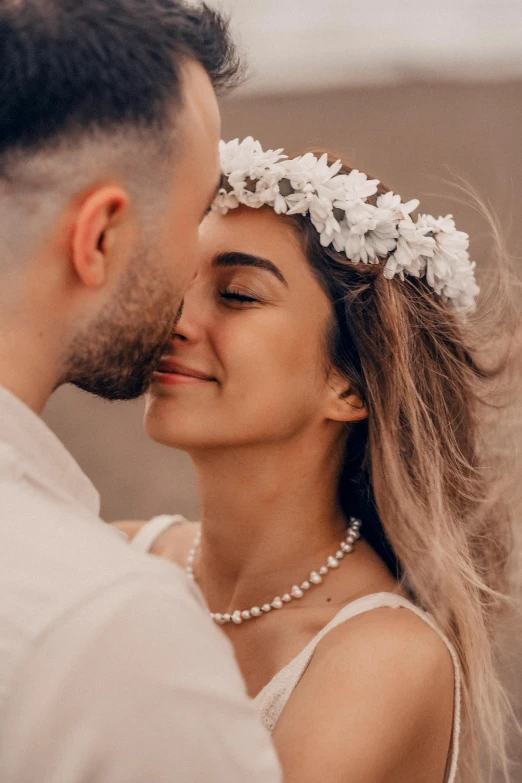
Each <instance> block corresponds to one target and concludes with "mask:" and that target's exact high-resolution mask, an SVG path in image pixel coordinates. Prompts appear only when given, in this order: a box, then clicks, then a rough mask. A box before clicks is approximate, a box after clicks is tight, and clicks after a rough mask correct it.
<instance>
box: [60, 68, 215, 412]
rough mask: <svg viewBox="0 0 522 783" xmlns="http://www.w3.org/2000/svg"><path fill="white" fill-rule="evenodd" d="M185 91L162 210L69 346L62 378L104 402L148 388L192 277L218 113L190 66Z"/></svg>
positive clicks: (208, 197) (209, 191)
mask: <svg viewBox="0 0 522 783" xmlns="http://www.w3.org/2000/svg"><path fill="white" fill-rule="evenodd" d="M183 93H184V97H183V108H182V110H181V111H179V112H178V114H177V125H176V131H175V132H176V145H177V147H176V157H175V160H174V161H168V160H166V161H165V165H166V166H170V167H171V168H172V177H171V186H170V188H167V189H166V193H165V201H164V204H162V206H161V208H160V209H157V210H156V211H155V213H154V224H153V225H145V226H143V231H142V232H141V233H142V236H141V239H140V241H139V244H138V246H136V247H135V248H134V251H133V254H132V257H131V258H130V260H129V262H128V264H127V267H126V269H125V271H124V272H123V273H122V276H121V280H120V282H119V284H118V288H117V290H116V292H115V294H114V296H113V297H112V299H111V302H110V304H109V306H106V307H105V308H104V310H103V312H102V313H101V314H100V315H99V316H98V318H97V319H96V321H95V323H91V325H90V327H89V328H88V329H87V330H85V331H83V332H82V333H81V334H78V335H77V337H76V339H75V340H74V341H73V344H72V346H71V348H70V352H69V356H70V360H69V363H68V368H67V372H66V376H65V378H64V379H63V380H64V381H69V382H71V383H74V384H75V385H76V386H79V387H80V388H82V389H84V390H86V391H89V392H91V393H93V394H96V395H98V396H100V397H104V398H106V399H113V400H115V399H133V398H135V397H138V396H140V395H141V394H142V393H143V392H144V391H145V390H146V388H147V387H148V385H149V383H150V380H151V377H152V373H153V371H154V370H155V368H156V366H157V363H158V362H159V360H160V358H161V356H162V355H163V354H164V353H165V350H166V348H167V346H168V344H169V342H170V339H171V337H172V335H173V332H174V327H175V323H176V320H177V316H178V313H179V311H180V306H181V302H182V298H183V294H184V292H185V290H186V288H187V286H188V285H189V283H190V282H191V280H192V279H193V277H194V275H195V272H196V264H197V259H198V232H199V226H200V224H201V222H202V220H203V218H204V216H205V214H206V212H207V211H208V209H209V207H210V205H211V203H212V201H213V199H214V196H215V193H216V190H217V187H218V183H219V179H220V164H219V155H218V142H219V137H220V130H221V123H220V116H219V109H218V106H217V101H216V97H215V94H214V90H213V87H212V84H211V82H210V79H209V78H208V75H207V74H206V72H205V71H204V69H203V68H202V67H201V66H200V65H198V64H197V63H195V62H192V61H188V62H187V63H186V65H185V67H184V85H183Z"/></svg>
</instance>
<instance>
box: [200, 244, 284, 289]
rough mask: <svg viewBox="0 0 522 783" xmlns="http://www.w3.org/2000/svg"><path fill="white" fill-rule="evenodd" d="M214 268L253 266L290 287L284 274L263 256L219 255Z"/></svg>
mask: <svg viewBox="0 0 522 783" xmlns="http://www.w3.org/2000/svg"><path fill="white" fill-rule="evenodd" d="M212 266H218V267H223V266H253V267H255V268H256V269H264V270H265V271H266V272H271V273H272V274H273V275H274V276H275V277H277V279H278V280H279V281H280V282H281V283H283V284H284V285H286V286H287V287H288V283H287V282H286V280H285V277H284V275H283V273H282V272H281V271H280V270H279V269H278V268H277V267H276V265H275V264H273V263H272V261H269V260H268V259H267V258H262V257H261V256H254V255H250V253H239V252H237V251H234V252H229V253H219V254H218V255H217V256H215V258H214V260H213V262H212Z"/></svg>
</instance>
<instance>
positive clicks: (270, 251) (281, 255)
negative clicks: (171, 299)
mask: <svg viewBox="0 0 522 783" xmlns="http://www.w3.org/2000/svg"><path fill="white" fill-rule="evenodd" d="M200 238H201V249H202V255H203V258H202V261H204V262H208V263H211V262H212V258H213V257H214V256H215V255H216V254H219V253H223V252H240V253H249V254H253V255H261V256H264V257H265V258H268V259H270V260H271V261H273V262H274V263H275V264H277V265H278V266H279V265H282V266H284V267H285V268H287V269H289V268H291V267H292V266H293V265H296V266H299V267H300V268H301V269H302V266H303V264H306V263H307V261H306V256H305V254H304V251H303V249H302V248H301V246H300V244H299V240H298V238H297V234H296V232H295V231H294V229H293V228H292V226H291V225H290V224H289V222H288V221H286V220H284V219H283V218H281V216H280V215H276V214H275V212H274V211H273V210H272V209H270V208H268V207H266V208H263V207H262V208H261V209H250V208H249V207H239V208H238V209H234V210H231V211H230V212H228V214H227V215H220V214H218V213H215V212H214V213H212V214H211V215H209V216H208V218H206V220H205V222H204V223H203V225H202V227H201V232H200Z"/></svg>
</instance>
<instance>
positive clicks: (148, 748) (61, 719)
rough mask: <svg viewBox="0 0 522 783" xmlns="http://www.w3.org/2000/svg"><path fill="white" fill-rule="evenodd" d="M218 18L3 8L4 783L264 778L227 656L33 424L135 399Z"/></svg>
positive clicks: (202, 110)
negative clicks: (62, 406) (85, 400)
mask: <svg viewBox="0 0 522 783" xmlns="http://www.w3.org/2000/svg"><path fill="white" fill-rule="evenodd" d="M237 71H238V65H237V61H236V57H235V54H234V49H233V47H232V44H231V43H230V40H229V37H228V32H227V28H226V25H225V24H224V22H223V21H222V19H221V18H220V17H219V16H218V15H217V14H215V13H214V12H212V11H210V10H209V9H208V8H206V7H204V6H203V7H197V8H195V7H193V6H192V7H188V6H185V5H184V4H182V3H181V2H175V1H174V0H81V2H79V0H0V240H1V242H0V627H1V631H0V633H1V636H0V780H1V781H2V783H14V782H15V781H16V783H33V781H34V783H78V782H80V781H82V782H85V783H98V782H99V783H105V782H107V783H109V781H110V783H133V782H134V781H136V783H138V781H139V783H146V782H147V783H148V782H149V781H150V783H163V781H165V783H166V782H167V781H177V783H185V781H186V782H187V783H188V781H191V782H192V781H194V782H197V783H199V782H201V783H203V781H205V783H207V782H208V781H227V783H231V781H232V782H234V781H237V783H239V782H240V781H241V783H244V781H249V783H257V782H259V783H261V782H263V783H265V781H266V782H267V783H268V782H269V781H270V782H271V781H276V780H279V771H278V765H277V762H276V759H275V756H274V754H273V751H272V748H271V746H270V743H269V740H268V737H267V736H266V735H265V733H264V731H263V730H262V728H261V726H260V724H259V722H258V718H257V715H256V714H255V710H254V708H253V707H252V705H251V703H250V702H249V701H248V700H247V699H246V696H245V692H244V687H243V684H242V682H241V680H240V677H239V674H238V671H237V669H236V666H235V663H234V661H233V657H232V653H231V648H230V647H229V646H228V643H226V641H225V640H224V639H223V638H222V636H221V634H220V632H219V630H218V629H217V628H215V627H214V626H213V625H212V624H211V621H210V620H209V618H208V616H207V612H206V611H204V610H203V608H202V605H201V599H200V596H199V593H197V592H196V591H195V590H194V588H192V587H189V586H188V583H187V581H186V580H185V577H184V576H183V574H182V573H181V572H180V571H178V570H177V569H176V568H174V567H173V566H172V567H171V566H170V565H168V564H166V563H164V562H162V561H160V559H159V558H158V559H155V558H149V557H147V556H140V555H138V554H137V553H135V552H133V551H132V550H131V549H130V548H129V547H128V546H127V544H126V542H125V541H124V540H123V538H122V537H121V536H120V535H119V534H118V533H117V532H115V531H114V530H111V529H110V528H109V527H108V526H106V525H105V524H104V523H103V522H102V521H101V520H100V519H99V517H98V509H99V504H98V496H97V494H96V492H95V490H94V489H93V487H92V486H91V485H90V483H89V481H88V480H87V479H86V477H85V476H84V475H83V474H82V473H81V471H80V469H79V468H78V466H77V465H76V464H75V463H74V461H73V460H72V458H71V457H70V456H69V454H68V453H67V452H66V451H65V449H64V448H63V446H62V445H61V444H60V443H59V442H58V441H57V440H56V439H55V437H54V436H53V435H52V433H51V432H50V431H49V430H48V429H47V428H46V427H45V425H44V424H43V422H42V421H41V419H40V418H39V414H40V413H41V411H42V409H43V407H44V405H45V402H46V400H47V399H48V397H49V395H50V394H51V393H52V391H53V390H54V389H55V388H56V387H57V386H59V385H60V384H61V383H66V382H70V383H74V384H76V385H77V386H80V387H81V388H83V389H85V390H87V391H90V392H92V393H95V394H98V395H100V396H102V397H105V398H107V399H130V398H133V397H136V396H138V395H140V394H141V393H142V392H143V391H144V389H145V388H146V387H147V384H148V381H149V378H150V377H151V373H152V372H153V370H154V367H155V365H156V363H157V361H158V359H159V357H160V356H161V355H162V353H163V352H164V350H165V348H166V346H167V344H168V342H169V340H170V338H171V336H172V333H173V329H174V325H175V322H176V317H177V314H178V311H179V308H180V303H181V299H182V294H183V290H184V288H185V286H186V285H187V284H188V283H189V282H190V280H191V278H192V276H193V274H194V271H195V259H196V252H195V251H196V243H197V237H198V227H199V224H200V222H201V220H202V218H203V216H204V214H205V212H206V210H207V209H208V207H209V205H210V204H211V202H212V199H213V197H214V194H215V191H216V188H217V185H218V181H219V164H218V156H217V142H218V138H219V135H220V119H219V112H218V108H217V104H216V98H215V93H214V88H216V87H221V86H227V85H228V84H230V83H231V81H233V79H234V76H235V75H236V74H237Z"/></svg>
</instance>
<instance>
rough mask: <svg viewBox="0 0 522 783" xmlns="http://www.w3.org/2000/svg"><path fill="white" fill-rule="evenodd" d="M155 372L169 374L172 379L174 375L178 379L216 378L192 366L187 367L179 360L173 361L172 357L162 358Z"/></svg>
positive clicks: (202, 379) (210, 379) (213, 379)
mask: <svg viewBox="0 0 522 783" xmlns="http://www.w3.org/2000/svg"><path fill="white" fill-rule="evenodd" d="M156 373H157V375H160V376H171V379H172V380H175V378H176V377H177V378H178V379H179V380H181V378H186V379H187V380H189V379H192V380H197V381H215V380H216V378H214V377H213V376H212V375H208V374H207V373H204V372H202V371H201V370H198V369H196V368H194V367H188V366H187V365H184V364H181V363H180V362H177V361H174V360H173V359H162V360H161V362H160V363H159V366H158V369H157V371H156ZM165 380H166V378H165Z"/></svg>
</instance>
